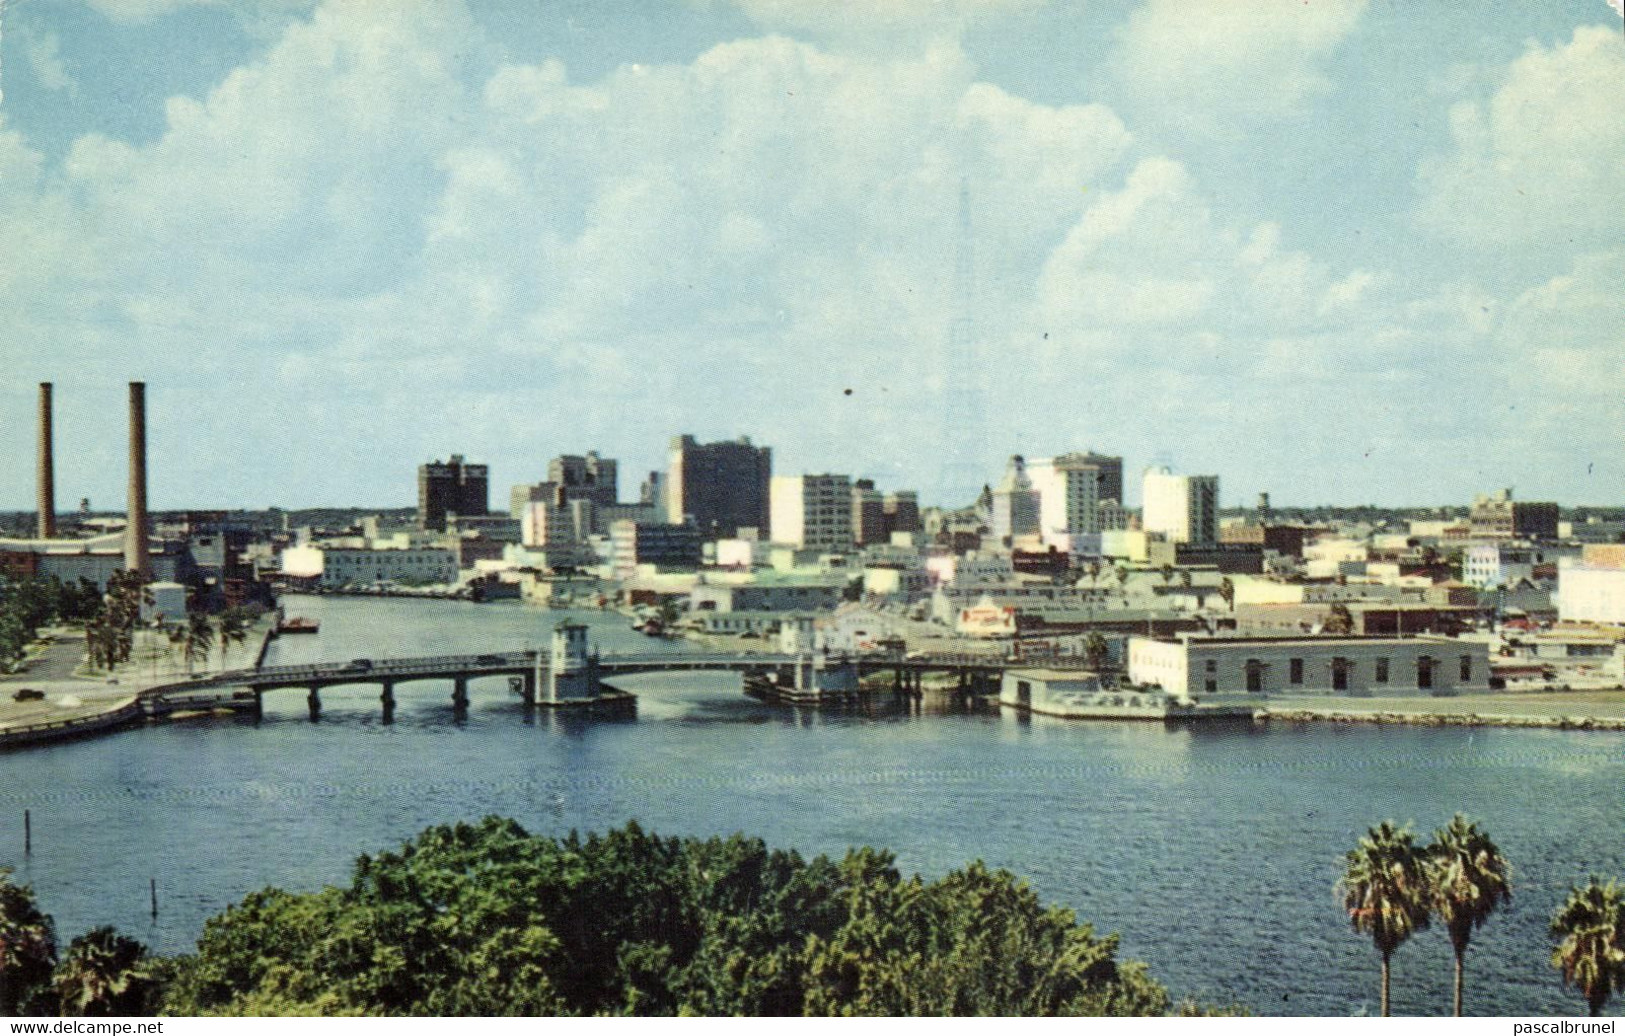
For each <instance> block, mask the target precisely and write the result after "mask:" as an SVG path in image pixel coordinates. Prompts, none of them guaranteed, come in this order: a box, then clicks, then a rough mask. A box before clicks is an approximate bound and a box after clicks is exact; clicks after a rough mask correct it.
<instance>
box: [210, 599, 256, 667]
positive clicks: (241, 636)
mask: <svg viewBox="0 0 1625 1036" xmlns="http://www.w3.org/2000/svg"><path fill="white" fill-rule="evenodd" d="M247 639H248V616H247V615H246V614H244V612H243V611H242V609H240V608H227V609H226V610H225V611H223V612H221V613H220V618H219V619H218V620H217V621H216V623H215V640H216V642H218V643H219V645H220V669H221V671H222V672H224V671H225V668H226V650H227V648H228V647H229V646H230V645H232V644H241V643H243V642H244V641H246V640H247Z"/></svg>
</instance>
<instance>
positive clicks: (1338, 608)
mask: <svg viewBox="0 0 1625 1036" xmlns="http://www.w3.org/2000/svg"><path fill="white" fill-rule="evenodd" d="M1324 631H1325V632H1326V633H1328V634H1331V635H1332V636H1339V637H1346V636H1348V635H1349V634H1351V633H1353V632H1354V615H1353V613H1352V612H1350V611H1349V606H1348V605H1346V604H1344V603H1342V602H1341V601H1339V602H1338V603H1336V604H1334V605H1332V607H1331V610H1330V611H1329V612H1328V613H1327V615H1326V625H1325V627H1324Z"/></svg>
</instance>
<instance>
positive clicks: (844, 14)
mask: <svg viewBox="0 0 1625 1036" xmlns="http://www.w3.org/2000/svg"><path fill="white" fill-rule="evenodd" d="M732 2H733V3H734V4H735V5H736V6H737V7H738V8H739V9H740V10H741V11H743V12H744V13H745V15H746V16H747V17H749V18H750V19H751V20H752V21H754V22H756V23H757V24H758V25H761V26H763V27H765V28H768V29H773V30H779V31H790V32H795V33H797V34H801V35H810V36H812V37H813V38H815V39H818V40H820V41H822V42H825V43H832V44H839V45H840V46H841V47H842V48H843V49H848V48H858V49H865V50H876V49H879V48H881V47H883V46H885V47H889V46H894V45H895V44H897V43H898V42H899V41H902V40H910V39H913V40H920V39H930V38H933V37H939V36H940V37H946V38H957V37H958V36H959V35H960V34H961V33H962V32H963V30H964V29H965V27H966V26H968V25H969V24H971V23H972V22H975V21H977V20H979V19H983V18H989V17H992V16H994V15H997V14H1000V13H1003V12H1008V11H1012V10H1020V9H1022V8H1031V7H1040V6H1043V5H1044V4H1045V3H1047V2H1048V0H732Z"/></svg>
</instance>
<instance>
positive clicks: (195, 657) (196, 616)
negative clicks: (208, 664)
mask: <svg viewBox="0 0 1625 1036" xmlns="http://www.w3.org/2000/svg"><path fill="white" fill-rule="evenodd" d="M213 644H214V626H213V624H211V623H210V622H209V617H208V616H207V615H204V614H203V613H202V612H192V613H191V614H190V615H188V616H187V617H186V636H185V640H184V641H183V647H184V649H185V655H186V671H187V672H188V673H190V672H191V671H192V666H193V664H194V663H196V662H203V661H207V660H208V657H209V648H210V647H211V646H213Z"/></svg>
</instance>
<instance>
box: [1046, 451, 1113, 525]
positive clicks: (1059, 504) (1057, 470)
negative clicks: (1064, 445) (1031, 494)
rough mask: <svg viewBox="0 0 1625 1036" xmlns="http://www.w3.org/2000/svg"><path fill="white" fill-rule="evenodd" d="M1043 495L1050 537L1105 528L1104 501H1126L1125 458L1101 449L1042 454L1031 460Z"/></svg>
mask: <svg viewBox="0 0 1625 1036" xmlns="http://www.w3.org/2000/svg"><path fill="white" fill-rule="evenodd" d="M1027 477H1028V478H1030V479H1032V484H1033V489H1035V490H1037V492H1038V495H1039V524H1040V527H1041V531H1042V532H1043V534H1044V536H1045V538H1046V539H1051V540H1053V539H1056V538H1059V537H1062V536H1079V535H1088V534H1090V533H1096V532H1100V531H1102V528H1103V522H1102V520H1101V505H1102V504H1104V503H1107V502H1108V501H1116V502H1117V503H1118V504H1121V503H1122V502H1123V458H1121V457H1105V456H1101V455H1100V454H1097V453H1066V454H1062V455H1061V456H1059V457H1040V458H1038V459H1036V460H1033V461H1030V462H1029V463H1028V464H1027Z"/></svg>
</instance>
